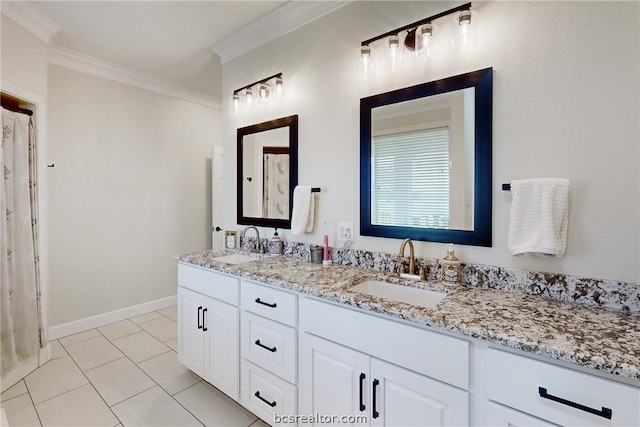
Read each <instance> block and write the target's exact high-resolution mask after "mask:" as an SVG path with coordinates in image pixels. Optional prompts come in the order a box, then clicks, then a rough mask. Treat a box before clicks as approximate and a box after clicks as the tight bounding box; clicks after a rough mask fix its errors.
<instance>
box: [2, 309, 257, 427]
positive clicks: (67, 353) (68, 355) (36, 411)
mask: <svg viewBox="0 0 640 427" xmlns="http://www.w3.org/2000/svg"><path fill="white" fill-rule="evenodd" d="M154 312H156V313H158V314H160V316H161V317H164V318H166V319H169V320H171V321H172V322H175V323H176V324H177V320H174V319H172V318H170V317H169V316H166V315H165V314H164V313H160V312H159V311H157V310H156V311H150V312H149V313H154ZM149 313H146V314H149ZM134 317H138V316H134ZM158 318H160V317H156V318H155V319H158ZM131 319H132V318H128V319H125V320H129V321H130V322H131V323H133V324H134V325H136V326H137V327H138V328H140V331H136V332H133V333H130V334H126V335H123V336H122V337H118V338H124V337H126V336H129V335H133V334H135V333H139V332H143V331H144V332H146V333H147V334H149V335H150V336H151V337H153V338H154V339H156V340H157V341H158V342H160V343H162V344H163V345H165V346H166V347H167V351H164V352H162V353H160V354H157V355H154V356H151V357H149V358H146V359H144V360H141V361H140V362H138V363H136V362H134V361H133V360H131V358H130V357H129V356H127V355H126V354H125V353H124V352H123V351H122V350H120V348H119V347H118V346H117V345H116V344H114V343H113V341H112V340H110V339H109V338H108V337H106V336H105V335H104V334H103V333H102V331H100V330H99V329H98V328H91V329H95V330H96V332H97V333H98V335H96V336H92V337H88V338H86V339H83V340H80V341H78V342H74V343H73V344H67V345H65V344H63V343H62V341H61V338H58V339H56V341H58V343H59V344H60V346H61V347H62V348H63V349H64V351H65V352H66V354H65V355H63V356H61V357H58V358H56V359H53V358H52V359H51V360H49V361H48V362H50V361H53V360H57V359H62V358H64V357H69V358H70V359H71V361H72V362H73V364H74V365H75V366H76V367H77V368H78V370H79V371H80V372H81V373H82V376H83V377H84V378H85V380H86V381H87V383H85V384H82V385H79V386H78V387H74V388H72V389H70V390H67V391H65V392H64V393H60V394H58V395H56V396H52V397H50V398H48V399H45V400H43V401H42V402H39V403H38V405H39V404H41V403H44V402H47V401H49V400H51V399H54V398H57V397H60V396H62V395H64V394H67V393H69V392H72V391H74V390H77V389H79V388H80V387H84V386H86V385H88V384H89V385H91V387H92V388H93V390H94V391H95V392H96V393H97V394H98V396H99V397H100V399H101V400H102V402H103V403H104V404H105V406H106V407H107V408H108V409H109V411H110V412H111V414H113V416H114V418H115V419H116V420H117V423H116V424H115V425H114V427H115V426H117V425H118V424H120V425H124V424H123V422H122V420H120V418H119V417H118V416H117V415H116V414H115V412H114V411H113V409H112V407H113V406H116V405H118V404H120V403H123V402H126V401H127V400H129V399H131V398H133V397H135V396H137V395H139V394H141V393H144V392H146V391H148V390H150V389H152V388H154V387H156V386H157V387H158V388H160V390H162V391H164V392H165V393H166V394H167V395H168V396H169V397H170V398H171V399H173V400H174V401H175V402H176V403H177V404H178V405H179V406H180V407H182V408H183V409H184V410H185V411H187V413H189V414H190V415H191V416H193V417H194V418H195V419H196V420H198V422H200V423H201V424H202V425H205V426H206V424H205V423H204V422H202V421H201V420H200V419H199V418H198V417H197V416H195V415H194V414H193V413H191V411H189V410H188V409H187V408H186V407H184V406H183V405H182V404H181V403H180V402H178V401H177V400H176V399H175V398H174V395H172V394H170V393H169V391H167V390H165V389H164V388H163V387H162V386H161V385H160V384H158V383H157V382H156V381H155V380H154V379H153V378H151V376H150V375H149V374H147V372H146V371H145V370H144V369H142V368H141V367H140V366H139V363H143V362H146V361H148V360H150V359H153V358H155V357H158V356H161V355H163V354H166V353H168V352H169V351H173V352H174V353H176V354H177V352H176V351H175V350H174V349H173V348H171V347H170V346H168V345H167V344H166V343H167V342H169V341H172V340H174V339H176V338H171V339H169V340H167V341H162V340H160V339H158V338H157V337H156V336H154V335H153V334H152V333H150V332H149V331H147V330H146V329H144V328H142V327H140V325H139V324H138V323H136V322H133V321H132V320H131ZM151 320H154V319H150V321H151ZM113 323H118V322H113ZM113 323H111V324H113ZM142 323H144V322H142ZM104 326H108V325H104ZM91 329H88V330H86V331H82V332H79V333H84V332H88V331H90V330H91ZM72 335H75V334H72ZM72 335H68V336H72ZM99 337H103V338H104V339H106V340H107V342H109V343H110V344H111V345H113V346H114V347H115V348H116V349H117V350H118V351H119V352H120V353H121V354H122V357H118V358H117V359H114V360H111V361H109V362H105V363H103V364H100V365H97V366H94V367H91V368H89V369H87V371H90V370H92V369H96V368H99V367H101V366H104V365H106V364H108V363H112V362H115V361H118V360H121V359H124V358H126V359H127V360H129V361H130V362H131V363H132V364H133V365H134V366H135V367H136V368H138V369H139V370H140V371H142V373H143V374H144V375H145V376H146V377H147V378H148V379H149V380H151V382H152V383H153V384H154V385H152V386H151V387H149V388H147V389H145V390H143V391H140V392H138V393H136V394H134V395H133V396H130V397H128V398H126V399H124V400H122V401H120V402H117V403H114V404H113V405H111V406H109V404H108V403H107V402H106V401H105V400H104V398H103V397H102V395H101V394H100V392H99V391H98V390H97V389H96V387H95V385H94V384H93V383H92V382H91V380H90V379H89V378H88V377H87V375H86V374H85V371H83V370H82V369H81V368H80V366H79V365H78V363H77V362H76V360H75V359H74V358H73V356H72V355H71V354H70V353H69V350H68V348H69V347H71V346H73V345H75V344H80V343H82V342H86V341H89V340H91V339H94V338H99ZM62 338H66V337H62ZM118 338H116V339H118ZM48 362H47V363H48ZM43 366H44V365H43ZM38 368H40V367H38ZM21 381H23V382H24V385H25V389H26V390H27V392H26V393H23V394H20V395H18V396H14V397H12V398H11V399H7V400H6V401H9V400H12V399H15V398H16V397H20V396H23V395H24V394H27V395H28V396H29V400H30V401H31V405H32V407H33V409H34V411H35V413H36V416H37V417H38V422H39V423H40V426H43V423H42V419H41V418H40V414H39V412H38V409H37V408H36V404H35V402H34V401H33V396H32V395H31V391H30V390H29V387H28V386H27V383H26V381H24V378H23V379H22V380H21ZM201 381H204V380H203V379H202V378H201V379H200V380H199V381H198V382H196V383H195V384H192V385H191V386H188V387H185V388H184V389H182V390H179V391H177V392H176V393H175V395H177V394H179V393H181V392H183V391H185V390H187V389H188V388H190V387H193V386H194V385H196V384H199V383H200V382H201ZM252 415H254V414H252ZM254 416H255V415H254ZM258 419H259V418H258ZM258 419H256V420H255V421H253V422H252V423H251V424H250V425H252V424H254V423H255V422H257V421H258Z"/></svg>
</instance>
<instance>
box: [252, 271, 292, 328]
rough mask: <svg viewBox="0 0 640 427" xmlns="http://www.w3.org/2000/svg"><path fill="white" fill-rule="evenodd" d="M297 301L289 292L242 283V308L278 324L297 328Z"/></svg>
mask: <svg viewBox="0 0 640 427" xmlns="http://www.w3.org/2000/svg"><path fill="white" fill-rule="evenodd" d="M297 299H298V297H297V296H296V295H294V294H290V293H289V292H285V291H280V290H278V289H273V288H269V287H267V286H263V285H259V284H257V283H253V282H247V281H242V308H243V309H244V310H246V311H250V312H252V313H255V314H259V315H260V316H264V317H267V318H269V319H272V320H275V321H277V322H282V323H284V324H287V325H290V326H296V324H297V315H296V313H297V304H298V301H297Z"/></svg>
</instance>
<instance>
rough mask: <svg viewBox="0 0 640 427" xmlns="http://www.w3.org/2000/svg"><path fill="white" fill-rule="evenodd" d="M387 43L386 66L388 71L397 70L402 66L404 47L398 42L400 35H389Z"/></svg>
mask: <svg viewBox="0 0 640 427" xmlns="http://www.w3.org/2000/svg"><path fill="white" fill-rule="evenodd" d="M387 43H388V52H387V54H386V63H385V64H386V68H387V70H388V71H397V70H399V69H400V68H402V57H403V54H404V48H403V47H402V44H401V43H400V36H398V35H397V34H395V35H392V36H389V38H388V39H387Z"/></svg>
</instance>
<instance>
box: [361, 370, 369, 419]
mask: <svg viewBox="0 0 640 427" xmlns="http://www.w3.org/2000/svg"><path fill="white" fill-rule="evenodd" d="M366 377H367V376H366V375H365V374H363V373H361V374H360V412H364V411H365V409H367V407H366V406H364V401H363V396H362V393H363V388H364V385H363V383H364V379H365V378H366Z"/></svg>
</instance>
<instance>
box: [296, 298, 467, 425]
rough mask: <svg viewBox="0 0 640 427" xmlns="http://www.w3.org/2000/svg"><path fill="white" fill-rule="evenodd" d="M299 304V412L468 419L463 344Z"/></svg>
mask: <svg viewBox="0 0 640 427" xmlns="http://www.w3.org/2000/svg"><path fill="white" fill-rule="evenodd" d="M300 310H301V317H300V323H301V324H300V327H301V329H302V330H303V331H304V334H303V335H302V337H301V346H300V355H299V357H300V364H301V379H300V383H299V387H300V414H302V415H306V414H321V415H322V416H324V417H337V418H333V423H334V424H345V423H346V424H348V423H352V424H353V425H372V426H403V425H404V426H417V425H430V426H439V425H442V426H462V425H468V424H469V393H468V391H467V390H466V389H467V388H468V382H469V346H468V342H466V341H464V340H458V339H455V338H451V337H446V336H444V335H441V334H437V333H433V332H430V331H427V330H425V329H420V328H415V327H412V326H409V325H404V324H400V323H397V322H394V321H391V320H386V319H382V318H380V317H377V316H371V315H368V314H364V313H360V312H356V311H354V310H350V309H345V308H341V307H338V306H335V305H332V304H327V303H324V302H319V301H315V300H311V299H307V298H305V299H303V300H302V301H301V303H300ZM445 382H446V383H448V384H445ZM450 384H453V385H450ZM454 385H455V386H454ZM358 416H364V417H365V418H364V419H363V418H358ZM326 420H327V418H325V422H322V421H321V420H317V421H318V422H317V425H321V424H325V423H326ZM363 420H365V422H364V423H363Z"/></svg>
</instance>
